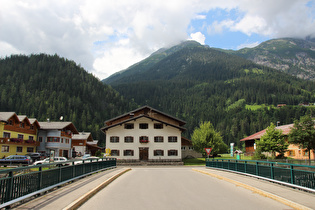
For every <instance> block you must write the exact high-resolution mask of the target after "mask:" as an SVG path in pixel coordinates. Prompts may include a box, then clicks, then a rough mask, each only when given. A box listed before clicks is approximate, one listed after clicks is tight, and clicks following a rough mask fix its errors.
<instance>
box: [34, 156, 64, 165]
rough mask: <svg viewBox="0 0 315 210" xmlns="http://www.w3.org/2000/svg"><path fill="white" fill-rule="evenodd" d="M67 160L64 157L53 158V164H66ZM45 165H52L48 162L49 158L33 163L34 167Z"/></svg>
mask: <svg viewBox="0 0 315 210" xmlns="http://www.w3.org/2000/svg"><path fill="white" fill-rule="evenodd" d="M67 161H68V159H67V158H65V157H54V163H56V162H57V163H59V162H60V163H62V162H67ZM47 163H53V162H50V158H45V159H44V160H38V161H35V162H34V165H41V164H47ZM58 165H69V164H68V163H65V164H58Z"/></svg>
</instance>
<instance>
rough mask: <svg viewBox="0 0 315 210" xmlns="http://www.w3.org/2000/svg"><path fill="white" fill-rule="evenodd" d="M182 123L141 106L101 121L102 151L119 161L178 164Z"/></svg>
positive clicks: (180, 157)
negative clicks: (162, 161) (103, 145)
mask: <svg viewBox="0 0 315 210" xmlns="http://www.w3.org/2000/svg"><path fill="white" fill-rule="evenodd" d="M185 124H186V123H185V122H184V121H182V120H180V119H177V118H175V117H172V116H170V115H168V114H166V113H163V112H161V111H158V110H156V109H153V108H151V107H149V106H144V107H141V108H139V109H136V110H133V111H131V112H129V113H126V114H124V115H121V116H118V117H116V118H113V119H110V120H108V121H106V122H105V127H103V128H102V129H101V130H102V131H103V132H104V133H105V134H106V150H107V151H110V155H111V156H112V157H115V158H117V159H121V160H140V161H157V160H169V161H180V160H181V159H182V155H181V134H182V132H183V131H184V130H185V128H184V127H183V126H184V125H185Z"/></svg>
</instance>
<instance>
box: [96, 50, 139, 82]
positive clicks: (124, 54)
mask: <svg viewBox="0 0 315 210" xmlns="http://www.w3.org/2000/svg"><path fill="white" fill-rule="evenodd" d="M144 58H145V57H144V56H143V55H141V54H139V53H138V52H137V51H135V50H134V49H132V48H128V47H118V48H112V49H111V50H109V51H106V52H104V54H103V55H102V56H99V57H98V58H96V59H95V61H94V64H93V67H94V69H95V70H94V71H93V74H96V75H98V76H99V77H100V78H106V77H108V76H110V75H112V74H114V73H115V72H117V71H120V70H122V69H126V68H128V67H129V66H130V65H131V64H134V63H137V62H139V61H141V60H142V59H144Z"/></svg>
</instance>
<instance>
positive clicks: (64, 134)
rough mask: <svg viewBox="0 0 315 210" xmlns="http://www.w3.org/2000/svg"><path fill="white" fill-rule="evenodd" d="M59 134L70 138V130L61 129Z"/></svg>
mask: <svg viewBox="0 0 315 210" xmlns="http://www.w3.org/2000/svg"><path fill="white" fill-rule="evenodd" d="M61 136H63V137H68V138H71V137H72V135H71V132H66V131H61Z"/></svg>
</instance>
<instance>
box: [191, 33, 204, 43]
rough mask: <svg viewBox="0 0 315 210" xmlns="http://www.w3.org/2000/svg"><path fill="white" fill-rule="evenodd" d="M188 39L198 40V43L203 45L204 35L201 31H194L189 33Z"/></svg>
mask: <svg viewBox="0 0 315 210" xmlns="http://www.w3.org/2000/svg"><path fill="white" fill-rule="evenodd" d="M190 40H195V41H197V42H199V43H200V44H202V45H204V44H205V40H206V37H205V35H203V34H202V33H201V32H196V33H192V34H190Z"/></svg>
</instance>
